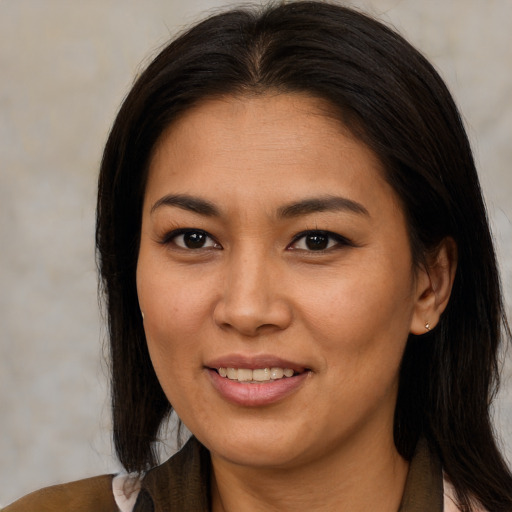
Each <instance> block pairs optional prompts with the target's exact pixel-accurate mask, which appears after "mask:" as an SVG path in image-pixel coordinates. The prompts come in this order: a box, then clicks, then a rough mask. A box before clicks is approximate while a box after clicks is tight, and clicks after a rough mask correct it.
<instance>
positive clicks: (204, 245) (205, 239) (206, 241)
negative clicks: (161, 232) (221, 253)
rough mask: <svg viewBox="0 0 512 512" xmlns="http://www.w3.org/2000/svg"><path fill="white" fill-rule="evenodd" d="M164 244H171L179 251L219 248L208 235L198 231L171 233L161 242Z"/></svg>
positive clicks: (184, 230)
mask: <svg viewBox="0 0 512 512" xmlns="http://www.w3.org/2000/svg"><path fill="white" fill-rule="evenodd" d="M163 243H164V244H169V243H172V244H174V245H176V246H177V247H180V248H181V249H192V250H193V249H209V248H213V249H220V248H221V246H220V245H219V244H218V243H217V242H216V241H215V240H214V239H213V238H212V237H211V236H210V235H209V234H208V233H206V231H202V230H200V229H179V230H175V231H171V232H170V233H169V234H167V235H166V237H165V239H164V240H163Z"/></svg>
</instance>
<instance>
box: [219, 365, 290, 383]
mask: <svg viewBox="0 0 512 512" xmlns="http://www.w3.org/2000/svg"><path fill="white" fill-rule="evenodd" d="M217 371H218V372H219V375H220V376H221V377H227V378H228V379H230V380H237V381H238V382H267V381H270V380H279V379H282V378H283V377H293V374H294V373H295V372H294V371H293V370H292V369H291V368H257V369H255V370H251V369H249V368H217Z"/></svg>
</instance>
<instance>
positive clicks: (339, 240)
mask: <svg viewBox="0 0 512 512" xmlns="http://www.w3.org/2000/svg"><path fill="white" fill-rule="evenodd" d="M308 235H322V236H326V237H328V238H330V239H332V240H334V241H335V242H336V244H335V245H334V246H331V247H327V248H326V249H320V250H317V251H314V250H312V249H297V248H294V247H292V246H293V245H295V244H297V242H298V241H299V240H301V239H302V238H305V237H306V236H308ZM339 246H348V247H355V244H354V243H353V242H352V241H351V240H349V239H348V238H346V237H344V236H343V235H340V234H338V233H334V232H332V231H326V230H325V229H307V230H304V231H301V232H300V233H297V234H296V235H295V237H294V238H293V240H292V242H291V243H290V245H289V246H288V247H287V249H288V250H302V251H307V252H311V253H315V252H317V253H323V252H326V251H330V250H332V249H336V247H339Z"/></svg>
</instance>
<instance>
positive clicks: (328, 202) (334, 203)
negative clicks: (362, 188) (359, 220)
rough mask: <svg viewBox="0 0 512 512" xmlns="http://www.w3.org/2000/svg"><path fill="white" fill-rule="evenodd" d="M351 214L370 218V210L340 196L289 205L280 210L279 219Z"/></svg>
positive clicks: (311, 199) (318, 198)
mask: <svg viewBox="0 0 512 512" xmlns="http://www.w3.org/2000/svg"><path fill="white" fill-rule="evenodd" d="M340 211H341V212H343V211H345V212H351V213H357V214H361V215H367V216H368V217H369V216H370V213H369V212H368V210H367V209H366V208H365V207H364V206H363V205H362V204H360V203H358V202H356V201H353V200H352V199H348V198H346V197H339V196H325V197H312V198H310V199H304V200H303V201H299V202H298V203H293V204H289V205H286V206H283V207H281V208H279V210H278V215H279V217H284V218H291V217H300V216H302V215H308V214H310V213H316V212H340Z"/></svg>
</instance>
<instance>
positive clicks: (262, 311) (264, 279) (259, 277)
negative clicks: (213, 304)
mask: <svg viewBox="0 0 512 512" xmlns="http://www.w3.org/2000/svg"><path fill="white" fill-rule="evenodd" d="M278 265H279V262H278V261H275V259H274V258H272V255H271V254H269V251H268V248H264V247H258V246H257V244H251V243H247V244H242V245H241V246H240V247H238V248H237V249H235V250H233V251H232V253H231V255H230V257H229V258H228V259H227V261H226V269H225V279H224V284H223V291H222V296H221V298H220V301H219V304H218V305H217V308H216V322H217V323H218V324H219V325H220V326H223V327H227V326H229V327H231V328H233V329H235V330H237V331H239V332H241V333H242V334H244V335H249V336H251V335H256V334H257V333H258V332H260V331H261V329H262V328H263V327H265V328H266V329H269V328H272V327H273V328H275V329H284V328H285V327H286V326H287V325H288V324H289V322H290V319H291V312H290V311H289V307H288V304H287V303H286V300H285V298H284V296H283V295H282V294H281V293H280V292H279V291H278V286H277V285H278V283H277V282H276V279H275V274H276V270H277V269H276V266H278Z"/></svg>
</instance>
